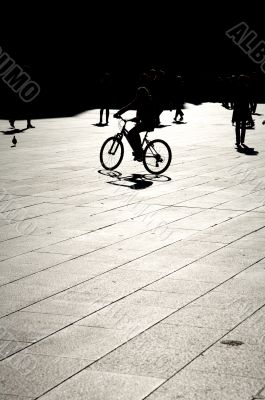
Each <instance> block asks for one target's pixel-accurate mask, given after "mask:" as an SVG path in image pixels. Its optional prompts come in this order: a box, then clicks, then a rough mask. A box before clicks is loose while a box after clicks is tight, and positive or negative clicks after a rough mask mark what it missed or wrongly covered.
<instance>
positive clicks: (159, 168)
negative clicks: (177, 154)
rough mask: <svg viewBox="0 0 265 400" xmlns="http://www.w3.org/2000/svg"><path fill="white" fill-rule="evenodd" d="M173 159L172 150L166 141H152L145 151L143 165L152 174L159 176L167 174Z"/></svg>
mask: <svg viewBox="0 0 265 400" xmlns="http://www.w3.org/2000/svg"><path fill="white" fill-rule="evenodd" d="M171 159H172V153H171V149H170V147H169V145H168V144H167V143H166V142H165V141H164V140H160V139H155V140H152V141H151V142H149V143H148V145H147V146H146V148H145V149H144V157H143V164H144V167H145V169H146V170H147V171H148V172H150V173H151V174H154V175H159V174H162V173H163V172H165V171H166V170H167V169H168V167H169V165H170V163H171Z"/></svg>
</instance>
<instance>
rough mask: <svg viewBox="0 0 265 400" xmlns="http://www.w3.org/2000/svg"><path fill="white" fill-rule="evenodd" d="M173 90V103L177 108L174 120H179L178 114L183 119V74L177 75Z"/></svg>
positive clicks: (180, 119)
mask: <svg viewBox="0 0 265 400" xmlns="http://www.w3.org/2000/svg"><path fill="white" fill-rule="evenodd" d="M173 90H174V94H173V96H174V98H173V104H174V108H175V109H176V111H175V117H174V121H175V122H177V119H178V116H179V117H180V118H179V121H183V117H184V113H183V111H182V108H183V107H184V81H183V78H182V76H180V75H177V76H176V78H175V82H174V89H173Z"/></svg>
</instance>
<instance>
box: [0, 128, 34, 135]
mask: <svg viewBox="0 0 265 400" xmlns="http://www.w3.org/2000/svg"><path fill="white" fill-rule="evenodd" d="M28 129H29V128H24V129H17V128H15V129H11V130H8V131H0V132H1V133H3V134H4V135H15V134H16V133H21V132H24V131H26V130H28Z"/></svg>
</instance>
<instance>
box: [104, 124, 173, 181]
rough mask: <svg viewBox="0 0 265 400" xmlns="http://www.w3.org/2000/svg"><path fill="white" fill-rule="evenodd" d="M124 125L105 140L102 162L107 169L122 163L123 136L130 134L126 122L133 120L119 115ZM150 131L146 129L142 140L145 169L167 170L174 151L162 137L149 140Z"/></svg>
mask: <svg viewBox="0 0 265 400" xmlns="http://www.w3.org/2000/svg"><path fill="white" fill-rule="evenodd" d="M119 118H120V119H121V120H122V122H123V126H122V128H121V131H120V132H118V133H117V134H116V135H115V136H111V137H109V138H108V139H106V140H105V142H104V143H103V145H102V147H101V149H100V163H101V165H102V167H103V168H105V169H107V170H110V171H112V170H114V169H116V168H118V166H119V165H120V164H121V162H122V159H123V156H124V145H123V143H122V139H123V136H125V137H126V136H127V135H128V130H127V129H126V124H127V122H129V121H132V120H126V119H124V118H122V117H119ZM148 133H149V131H146V133H145V136H144V138H143V140H142V148H143V164H144V167H145V169H146V170H147V171H148V172H150V173H151V174H154V175H159V174H162V173H163V172H165V171H166V170H167V169H168V167H169V165H170V163H171V159H172V153H171V149H170V147H169V145H168V144H167V143H166V142H165V141H164V140H161V139H154V140H151V141H150V140H148V138H147V136H148Z"/></svg>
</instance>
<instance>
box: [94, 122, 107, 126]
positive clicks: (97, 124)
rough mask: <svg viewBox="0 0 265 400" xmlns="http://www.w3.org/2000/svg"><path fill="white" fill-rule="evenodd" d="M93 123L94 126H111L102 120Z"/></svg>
mask: <svg viewBox="0 0 265 400" xmlns="http://www.w3.org/2000/svg"><path fill="white" fill-rule="evenodd" d="M92 125H94V126H100V127H102V126H109V124H108V123H105V124H103V123H100V122H97V123H96V124H92Z"/></svg>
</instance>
